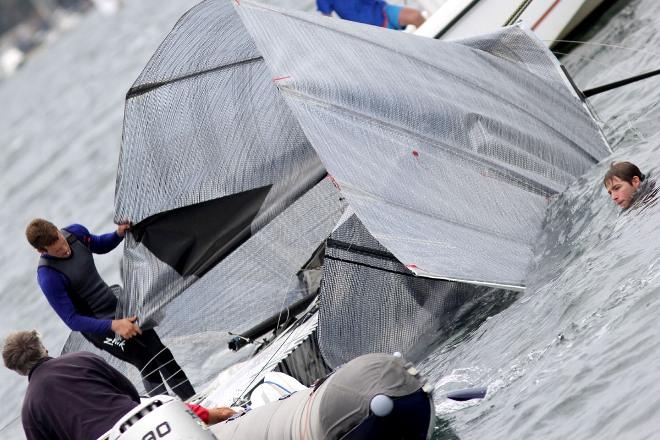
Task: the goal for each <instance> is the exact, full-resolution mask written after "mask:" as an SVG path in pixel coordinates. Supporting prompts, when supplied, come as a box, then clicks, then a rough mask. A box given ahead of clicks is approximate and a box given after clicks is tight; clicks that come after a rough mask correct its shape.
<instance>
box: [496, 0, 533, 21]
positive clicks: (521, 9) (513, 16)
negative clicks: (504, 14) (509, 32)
mask: <svg viewBox="0 0 660 440" xmlns="http://www.w3.org/2000/svg"><path fill="white" fill-rule="evenodd" d="M531 2H532V0H524V1H523V2H522V3H521V4H520V5H519V6H518V7H517V8H516V10H515V11H513V14H511V16H510V17H509V18H508V19H507V21H505V22H504V24H503V25H502V27H504V26H511V25H512V24H514V23H515V22H516V21H518V19H519V18H520V16H521V15H522V14H523V12H525V9H527V6H529V4H530V3H531Z"/></svg>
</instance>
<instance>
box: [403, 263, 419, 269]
mask: <svg viewBox="0 0 660 440" xmlns="http://www.w3.org/2000/svg"><path fill="white" fill-rule="evenodd" d="M406 267H407V268H408V269H419V268H418V267H417V265H416V264H406Z"/></svg>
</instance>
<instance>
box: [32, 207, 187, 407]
mask: <svg viewBox="0 0 660 440" xmlns="http://www.w3.org/2000/svg"><path fill="white" fill-rule="evenodd" d="M128 230H129V225H128V224H121V225H119V226H118V227H117V230H116V231H115V232H111V233H109V234H104V235H99V236H97V235H92V234H90V232H89V231H88V230H87V228H85V227H84V226H82V225H78V224H73V225H70V226H67V227H66V228H64V229H62V230H59V229H58V228H57V227H56V226H55V225H53V224H52V223H51V222H49V221H47V220H43V219H34V220H32V221H31V222H30V223H29V224H28V226H27V229H26V231H25V235H26V238H27V240H28V242H29V243H30V244H31V245H32V247H34V248H35V249H36V250H37V251H38V252H39V253H40V254H41V257H40V259H39V266H38V268H37V281H38V283H39V286H40V287H41V290H42V291H43V293H44V295H45V296H46V299H47V300H48V302H49V304H50V305H51V307H52V308H53V310H55V312H56V313H57V314H58V315H59V317H60V318H61V319H62V320H63V321H64V322H65V323H66V325H67V326H69V328H70V329H71V330H73V331H78V332H81V333H82V335H83V336H84V337H85V338H86V339H87V340H88V341H90V342H91V343H92V344H94V345H95V346H96V347H97V348H99V349H101V350H104V351H106V352H108V353H110V354H112V355H113V356H115V357H117V358H119V359H121V360H123V361H125V362H129V363H131V364H132V365H134V366H135V367H136V368H137V369H138V370H140V374H141V375H142V380H143V383H144V386H145V389H146V391H147V392H148V393H149V394H151V395H156V394H167V389H166V387H165V384H164V383H163V379H165V382H167V384H168V385H169V387H170V388H171V389H172V391H174V392H175V393H176V394H177V395H178V396H179V397H180V398H181V399H182V400H186V399H188V398H190V397H192V396H193V395H194V394H195V390H194V389H193V387H192V385H191V384H190V381H189V380H188V377H187V376H186V374H185V373H184V371H183V370H182V369H181V367H180V366H179V364H178V363H177V362H176V360H175V359H174V357H173V355H172V352H171V351H170V350H169V349H168V348H167V347H165V346H164V345H163V343H162V342H161V340H160V338H159V337H158V334H156V332H155V331H154V330H153V329H148V330H144V331H142V330H141V329H140V327H139V326H138V325H137V323H136V317H135V316H130V317H124V318H120V319H115V313H116V310H117V302H118V300H117V296H116V295H115V294H114V293H113V288H111V287H110V286H108V285H107V284H106V283H105V281H103V279H102V278H101V276H100V275H99V273H98V271H97V269H96V265H95V264H94V258H93V255H92V254H104V253H107V252H110V251H111V250H112V249H114V248H115V247H117V246H118V245H119V243H121V241H122V240H123V239H124V235H125V234H126V232H127V231H128ZM116 287H117V288H118V289H119V286H116Z"/></svg>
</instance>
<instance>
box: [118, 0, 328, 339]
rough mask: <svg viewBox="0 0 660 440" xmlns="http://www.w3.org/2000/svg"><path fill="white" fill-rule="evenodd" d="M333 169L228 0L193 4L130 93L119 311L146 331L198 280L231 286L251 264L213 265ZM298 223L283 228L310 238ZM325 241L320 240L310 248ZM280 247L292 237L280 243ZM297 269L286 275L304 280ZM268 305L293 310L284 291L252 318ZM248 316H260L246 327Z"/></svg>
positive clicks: (322, 214)
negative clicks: (128, 225)
mask: <svg viewBox="0 0 660 440" xmlns="http://www.w3.org/2000/svg"><path fill="white" fill-rule="evenodd" d="M324 176H325V170H324V168H323V166H322V164H321V162H320V161H319V159H318V157H317V155H316V153H315V152H314V150H313V149H312V148H311V146H310V144H309V142H308V141H307V139H306V137H305V135H304V133H303V132H302V129H301V128H300V126H299V124H298V123H297V121H296V119H295V117H294V115H293V114H292V112H291V111H290V110H289V108H288V106H287V105H286V104H285V102H284V100H283V99H282V98H281V96H280V95H279V93H278V92H277V89H276V88H275V87H274V86H273V83H272V77H271V75H270V72H269V70H268V69H267V67H266V65H265V64H264V61H263V58H262V57H261V55H260V53H259V52H258V51H257V49H256V47H255V45H254V43H253V42H252V39H251V37H250V36H249V35H248V34H247V31H246V30H245V28H244V27H243V25H242V23H241V21H240V19H239V18H238V16H237V15H236V13H235V11H234V9H233V6H232V5H231V3H230V2H226V1H206V2H203V3H200V4H199V5H197V6H196V7H194V8H193V9H191V10H190V11H189V12H188V13H186V14H185V15H184V16H183V17H182V18H181V19H180V20H179V22H178V23H177V24H176V26H175V27H174V29H173V30H172V32H171V33H170V34H169V35H168V36H167V38H166V39H165V40H164V41H163V43H162V44H161V45H160V47H159V48H158V50H157V51H156V53H155V54H154V55H153V57H152V59H151V60H150V61H149V63H148V64H147V66H146V67H145V69H144V70H143V72H142V73H141V74H140V76H139V78H138V79H137V80H136V81H135V83H134V84H133V86H132V88H131V89H130V91H129V92H128V94H127V98H126V108H125V118H124V131H123V139H122V148H121V154H120V161H119V170H118V173H117V186H116V196H115V221H116V222H124V221H130V222H132V223H133V224H134V226H133V228H132V234H131V236H130V237H129V238H128V239H127V240H126V244H125V258H124V262H123V282H124V286H125V289H124V295H123V298H122V310H121V314H122V315H123V316H131V315H137V316H139V317H140V322H141V323H142V325H143V326H146V327H149V326H153V325H156V324H158V323H159V322H160V321H161V320H162V313H163V312H164V309H165V307H166V306H167V304H168V303H169V302H170V301H172V300H173V299H174V298H176V297H177V296H178V295H179V294H181V292H183V291H184V290H186V289H188V288H190V287H191V286H193V285H194V283H195V282H196V281H198V280H200V279H203V278H205V277H206V279H207V281H206V284H205V285H212V286H214V290H216V291H223V292H227V289H228V288H229V287H230V286H231V287H232V288H233V287H234V284H235V283H234V282H233V281H231V280H227V278H231V274H234V273H235V272H237V271H238V272H240V271H241V270H243V269H244V268H245V267H252V266H250V265H249V264H248V265H245V263H244V260H241V261H238V262H237V261H236V258H237V257H235V258H234V259H233V260H232V261H233V264H235V265H238V266H237V267H239V269H231V270H227V269H225V270H224V272H223V275H222V276H221V279H218V278H217V276H216V275H211V276H209V275H210V274H211V272H213V271H214V267H216V266H217V264H218V263H219V262H221V261H223V260H224V259H226V258H227V257H228V256H230V255H232V253H233V252H234V251H235V250H236V249H238V248H239V247H240V246H241V245H242V244H243V243H245V242H247V241H248V240H249V239H250V238H251V237H253V236H254V235H255V234H257V233H258V231H260V230H261V229H262V228H264V227H265V226H266V225H268V224H269V223H270V222H271V221H273V219H275V218H276V217H277V216H278V215H279V214H280V213H282V212H283V211H285V210H286V209H287V208H288V207H290V206H291V205H292V204H293V203H294V202H295V201H296V200H298V199H299V198H300V197H302V196H303V195H305V194H306V193H307V192H308V191H309V190H311V189H312V188H313V187H314V186H315V185H316V184H317V183H318V182H319V181H320V180H321V179H322V178H323V177H324ZM315 194H319V191H316V192H315ZM321 197H322V196H321ZM310 206H315V205H310ZM307 208H309V206H307ZM334 209H335V205H333V204H332V203H330V204H329V205H328V206H327V209H325V208H323V209H319V219H318V222H322V221H324V220H325V219H326V218H327V217H326V216H327V215H331V214H330V212H332V211H333V210H334ZM287 221H289V222H293V223H295V222H297V221H299V219H297V218H295V219H294V218H291V217H289V220H287ZM300 221H301V223H300V226H299V228H294V230H292V229H291V228H288V229H286V230H285V231H284V232H282V234H284V233H291V234H297V235H299V236H300V237H305V234H304V233H305V231H307V230H308V229H309V228H308V225H304V224H303V223H302V220H300ZM314 221H315V222H317V220H316V219H315V220H314ZM334 221H336V219H333V220H331V222H334ZM315 224H316V223H315ZM271 235H272V234H271ZM323 238H324V237H320V238H317V239H316V240H317V242H315V243H314V244H313V246H312V250H311V251H310V253H311V252H313V250H314V249H315V248H316V247H317V246H318V245H319V243H320V242H321V241H322V240H323ZM271 245H273V246H276V245H282V246H284V245H289V243H286V240H285V242H278V241H277V240H274V241H273V242H272V243H271ZM291 245H295V246H298V244H297V243H294V244H291ZM300 249H307V248H306V247H300ZM280 251H281V252H282V254H283V255H285V256H286V255H289V254H291V253H292V252H289V250H288V249H280ZM255 252H256V251H255ZM293 253H294V254H296V255H297V254H298V252H297V251H296V252H293ZM264 255H266V257H267V256H268V255H270V254H269V253H264ZM266 257H264V258H266ZM305 257H306V258H308V257H309V255H306V256H305ZM241 258H244V259H245V260H250V259H252V260H253V261H259V258H253V256H248V257H241ZM296 261H297V260H296ZM303 262H304V261H303ZM250 264H251V263H250ZM241 265H243V266H241ZM299 268H300V267H299V266H298V267H295V269H293V268H290V269H289V272H286V273H283V272H281V273H280V272H278V274H280V275H281V276H286V277H293V278H295V272H296V271H297V270H298V269H299ZM215 273H218V271H217V270H215ZM264 273H265V274H267V273H268V272H267V271H265V272H264ZM214 277H215V278H214ZM212 280H214V281H212ZM255 282H256V281H255ZM253 287H254V286H253ZM262 290H263V289H262ZM245 291H249V292H252V293H251V295H252V296H250V294H245V295H246V298H245V300H244V301H245V302H244V304H243V307H244V306H245V304H252V303H254V302H255V301H258V300H259V297H258V294H260V293H262V292H256V291H254V289H253V288H248V286H245ZM272 291H273V290H271V292H272ZM230 295H244V292H242V291H240V290H239V291H232V292H231V293H230ZM285 296H286V295H285ZM271 302H272V303H277V304H278V305H279V306H286V305H287V301H286V300H284V299H283V298H282V297H277V298H276V299H273V300H272V301H270V302H269V301H263V309H260V310H259V311H258V312H259V313H255V314H254V316H253V317H251V319H254V320H258V319H259V316H262V315H263V314H264V313H272V308H273V305H272V304H271ZM226 313H227V315H228V316H236V315H235V314H233V313H232V312H231V311H227V312H226ZM251 322H252V323H254V322H258V321H250V320H248V321H246V322H243V323H242V324H243V325H244V326H246V327H249V326H250V323H251Z"/></svg>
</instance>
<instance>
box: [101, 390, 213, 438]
mask: <svg viewBox="0 0 660 440" xmlns="http://www.w3.org/2000/svg"><path fill="white" fill-rule="evenodd" d="M161 438H164V439H165V440H217V438H216V436H215V435H213V433H212V432H211V431H209V429H208V427H207V426H206V424H205V423H204V422H202V420H201V419H200V418H199V417H197V415H196V414H195V413H194V412H192V410H191V409H190V408H188V407H187V406H186V405H185V404H184V403H183V402H181V401H180V400H179V399H177V398H175V397H171V396H156V397H152V398H150V399H147V400H144V401H143V402H142V403H141V404H140V405H138V406H136V407H135V408H133V410H131V411H129V412H128V413H127V414H126V415H125V416H124V417H122V418H121V419H119V421H118V422H117V423H115V425H114V426H113V427H112V429H111V430H110V431H109V432H108V433H107V434H104V435H103V436H101V437H100V438H99V440H158V439H161Z"/></svg>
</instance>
